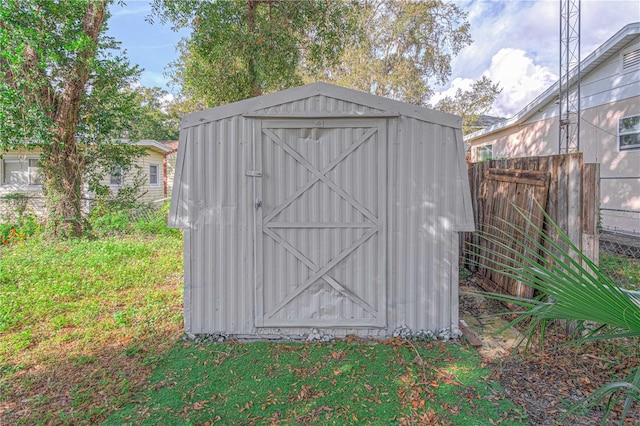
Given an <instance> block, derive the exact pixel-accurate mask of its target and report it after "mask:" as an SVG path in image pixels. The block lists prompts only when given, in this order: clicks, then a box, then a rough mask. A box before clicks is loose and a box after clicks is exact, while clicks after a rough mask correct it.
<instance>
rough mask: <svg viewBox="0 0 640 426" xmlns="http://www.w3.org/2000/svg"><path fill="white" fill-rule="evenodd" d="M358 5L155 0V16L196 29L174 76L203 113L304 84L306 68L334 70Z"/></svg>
mask: <svg viewBox="0 0 640 426" xmlns="http://www.w3.org/2000/svg"><path fill="white" fill-rule="evenodd" d="M354 7H355V4H354V3H349V2H342V1H336V2H334V1H324V0H305V1H271V0H218V1H200V0H155V1H154V4H153V14H152V17H160V19H161V20H163V21H170V22H172V23H173V25H174V26H175V27H176V28H185V27H186V28H191V29H192V32H191V36H190V37H189V38H186V39H183V40H182V41H181V42H180V44H179V46H178V50H179V52H180V59H179V60H178V61H176V62H175V63H173V64H172V67H171V71H170V74H171V75H172V77H173V79H174V81H175V82H176V83H177V84H178V85H179V86H180V87H181V90H182V94H183V95H184V96H185V97H187V98H190V99H197V100H198V103H199V105H200V106H201V107H212V106H217V105H220V104H223V103H227V102H233V101H237V100H241V99H246V98H249V97H252V96H258V95H260V94H263V93H268V92H273V91H277V90H281V89H285V88H288V87H292V86H297V85H300V84H301V83H302V77H301V73H300V69H301V68H303V69H305V70H310V71H309V72H312V71H311V70H314V69H316V68H321V67H324V66H327V64H334V63H335V62H336V61H337V60H338V58H339V57H340V54H341V52H342V49H343V41H344V37H345V35H348V34H350V33H351V32H352V31H353V29H352V26H353V17H354V12H353V10H354Z"/></svg>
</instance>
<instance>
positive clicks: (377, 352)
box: [0, 233, 521, 425]
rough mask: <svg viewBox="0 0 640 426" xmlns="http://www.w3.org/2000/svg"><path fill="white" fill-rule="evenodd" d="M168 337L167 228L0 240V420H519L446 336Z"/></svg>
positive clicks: (171, 260)
mask: <svg viewBox="0 0 640 426" xmlns="http://www.w3.org/2000/svg"><path fill="white" fill-rule="evenodd" d="M181 334H182V241H181V238H180V236H178V235H175V234H167V233H161V234H159V235H154V236H150V235H148V234H146V235H145V234H136V235H116V236H110V237H105V238H102V239H97V240H91V239H81V240H72V241H63V242H50V241H46V240H43V239H40V237H37V236H36V237H32V238H29V239H27V240H24V241H20V242H18V243H17V244H10V245H4V246H0V424H3V425H4V424H7V425H14V424H18V425H20V424H24V425H27V424H28V425H32V424H36V425H38V424H72V425H76V424H80V425H83V424H84V425H93V424H100V423H101V422H103V421H104V420H105V419H106V422H105V423H106V424H118V425H119V424H138V423H145V424H185V423H190V424H207V422H210V423H211V422H218V421H220V422H221V423H222V424H265V423H281V424H317V423H319V424H322V423H325V424H345V423H352V424H353V423H365V424H366V423H369V424H419V423H425V422H429V421H431V422H434V421H437V422H439V423H441V424H442V423H444V424H447V423H449V424H482V423H484V424H491V423H492V422H499V421H503V423H502V424H510V422H511V424H520V423H521V419H520V418H521V414H520V412H519V411H518V410H516V409H515V408H514V405H513V404H512V403H511V402H510V401H509V400H508V399H505V397H504V395H503V392H502V391H501V389H500V387H499V385H498V384H497V382H496V381H494V380H492V379H491V377H490V374H491V373H490V371H489V369H488V368H486V367H485V366H484V365H483V364H482V362H481V359H480V357H479V356H478V353H477V352H476V351H475V350H474V349H473V348H471V347H469V346H466V345H464V344H462V343H460V342H459V343H457V344H444V343H424V342H422V343H418V342H408V341H405V340H389V341H386V342H378V343H377V344H374V343H373V342H364V341H361V340H358V339H346V340H344V341H339V342H335V343H331V344H326V343H325V344H318V343H316V344H301V343H291V342H282V343H264V342H256V343H244V344H243V343H238V342H228V343H223V344H202V345H195V344H193V343H185V342H183V341H182V340H181V339H180V337H181ZM479 422H480V423H479Z"/></svg>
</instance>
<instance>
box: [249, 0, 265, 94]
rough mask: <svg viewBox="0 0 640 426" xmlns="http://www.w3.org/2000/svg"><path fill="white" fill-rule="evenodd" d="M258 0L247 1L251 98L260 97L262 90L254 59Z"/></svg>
mask: <svg viewBox="0 0 640 426" xmlns="http://www.w3.org/2000/svg"><path fill="white" fill-rule="evenodd" d="M258 2H259V0H247V30H248V32H249V35H250V37H249V41H250V43H251V44H250V47H249V58H248V60H249V63H248V67H249V84H250V87H251V96H253V97H255V96H260V95H261V94H262V89H261V88H260V82H259V79H258V70H257V68H256V61H255V57H254V54H253V52H254V50H255V48H256V46H255V44H254V43H255V40H254V39H255V35H256V7H258Z"/></svg>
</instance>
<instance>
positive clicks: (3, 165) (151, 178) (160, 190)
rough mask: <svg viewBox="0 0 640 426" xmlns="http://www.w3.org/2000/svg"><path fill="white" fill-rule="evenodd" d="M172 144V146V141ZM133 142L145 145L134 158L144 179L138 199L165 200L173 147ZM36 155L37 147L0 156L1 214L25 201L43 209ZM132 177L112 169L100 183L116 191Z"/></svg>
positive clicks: (37, 210) (33, 207)
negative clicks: (144, 151)
mask: <svg viewBox="0 0 640 426" xmlns="http://www.w3.org/2000/svg"><path fill="white" fill-rule="evenodd" d="M173 143H174V145H175V142H173ZM135 145H138V146H142V147H144V148H146V153H145V155H143V156H142V157H140V158H139V159H138V161H137V165H138V166H139V170H140V172H141V173H142V177H143V179H144V184H143V186H142V188H141V190H142V192H144V194H143V195H142V197H140V201H143V202H157V201H162V200H166V199H167V197H168V196H170V188H171V187H172V185H173V182H172V180H173V168H174V167H175V152H176V146H172V145H170V144H164V143H160V142H158V141H154V140H142V141H139V142H136V143H135ZM172 156H173V160H172ZM39 158H40V150H38V149H33V150H26V149H21V150H10V151H7V152H5V153H2V154H1V155H0V199H1V200H4V201H3V202H0V217H1V216H2V215H3V214H8V213H13V212H14V211H15V209H16V208H18V207H19V204H20V203H21V202H22V203H26V204H27V207H26V208H28V209H29V210H30V211H33V212H34V213H36V214H41V213H43V212H44V197H43V195H42V183H43V179H42V175H41V173H40V168H39V166H38V161H39ZM171 164H173V166H171ZM169 172H171V173H170V174H169ZM132 179H133V174H129V175H123V173H122V171H121V170H119V169H117V168H113V169H111V170H110V171H109V173H106V175H105V178H104V181H103V183H104V184H106V185H108V186H110V187H111V188H112V190H114V191H116V190H117V189H118V188H120V187H122V186H124V184H126V183H130V182H131V181H132ZM169 180H171V182H169ZM7 196H9V197H7ZM7 198H8V199H7ZM0 220H1V219H0Z"/></svg>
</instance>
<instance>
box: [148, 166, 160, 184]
mask: <svg viewBox="0 0 640 426" xmlns="http://www.w3.org/2000/svg"><path fill="white" fill-rule="evenodd" d="M159 169H160V168H159V167H158V165H157V164H150V165H149V185H152V186H154V185H159V184H160V179H159V176H158V175H159V174H158V171H159Z"/></svg>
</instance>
